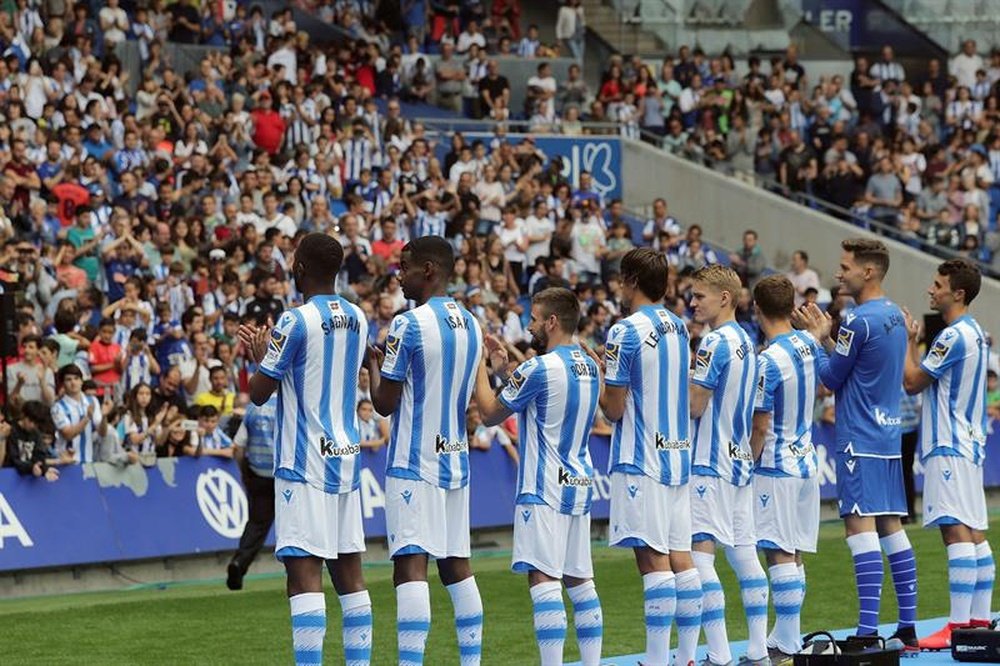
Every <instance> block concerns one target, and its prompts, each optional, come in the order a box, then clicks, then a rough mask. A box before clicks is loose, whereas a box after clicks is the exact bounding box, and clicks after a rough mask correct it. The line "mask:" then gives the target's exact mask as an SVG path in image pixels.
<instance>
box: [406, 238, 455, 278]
mask: <svg viewBox="0 0 1000 666" xmlns="http://www.w3.org/2000/svg"><path fill="white" fill-rule="evenodd" d="M403 252H407V253H409V255H410V261H412V262H413V263H417V264H422V263H425V262H430V263H432V264H434V265H435V266H437V267H438V269H439V270H440V271H441V273H442V275H443V277H445V278H448V279H451V276H452V274H453V273H454V272H455V251H454V250H453V249H452V247H451V243H449V242H448V241H446V240H445V239H444V238H442V237H441V236H421V237H420V238H415V239H413V240H411V241H410V242H409V243H407V244H406V245H404V246H403Z"/></svg>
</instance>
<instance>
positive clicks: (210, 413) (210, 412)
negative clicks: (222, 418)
mask: <svg viewBox="0 0 1000 666" xmlns="http://www.w3.org/2000/svg"><path fill="white" fill-rule="evenodd" d="M218 415H219V410H218V409H216V408H215V407H213V406H212V405H205V406H204V407H202V408H201V409H200V410H199V411H198V418H199V419H214V418H215V417H216V416H218Z"/></svg>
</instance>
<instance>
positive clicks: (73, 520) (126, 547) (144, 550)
mask: <svg viewBox="0 0 1000 666" xmlns="http://www.w3.org/2000/svg"><path fill="white" fill-rule="evenodd" d="M996 425H997V423H996V422H994V423H993V424H992V426H993V427H992V428H991V432H990V435H989V438H988V441H987V450H988V451H989V452H990V453H992V452H993V451H994V450H995V448H996V446H997V445H998V444H1000V433H998V432H997V431H996ZM813 441H814V442H815V443H816V445H817V447H816V448H817V451H818V454H819V475H820V477H819V478H820V488H821V494H822V497H823V498H824V499H833V498H834V497H835V496H836V488H835V483H836V475H835V471H834V464H833V458H832V456H831V455H829V454H828V452H827V451H828V448H827V446H828V444H829V443H830V442H832V441H833V428H832V427H831V426H829V425H818V426H816V427H815V428H814V429H813ZM590 449H591V454H592V456H593V459H594V466H595V468H596V470H598V471H597V473H596V478H595V484H594V504H593V516H594V518H596V519H606V518H607V517H608V511H609V505H608V499H609V497H610V479H609V478H608V476H607V462H608V451H609V439H608V438H607V437H598V436H594V437H592V438H591V447H590ZM362 457H363V464H364V468H363V470H362V474H361V505H362V512H363V516H364V528H365V534H366V536H368V537H369V538H373V537H374V538H378V537H384V536H385V514H384V507H385V493H384V488H385V473H384V470H385V458H386V453H385V449H384V448H383V449H381V450H380V451H377V452H372V451H365V452H364V453H363V454H362ZM471 458H472V484H471V524H472V527H473V528H474V529H476V528H479V529H482V528H496V527H505V526H509V525H511V524H512V522H513V513H514V487H515V482H516V479H517V469H516V467H515V466H514V463H513V461H512V460H511V459H510V458H509V457H508V456H507V454H506V453H505V452H504V451H503V450H502V449H501V448H499V447H493V448H492V449H490V450H489V451H485V452H484V451H473V452H472V453H471ZM916 471H917V477H916V485H917V488H918V490H919V489H920V488H921V487H922V482H923V478H922V475H921V470H920V466H919V463H918V464H917V469H916ZM984 477H985V485H986V486H987V487H991V486H1000V457H998V456H996V455H989V454H988V455H987V458H986V466H985V469H984ZM246 519H247V498H246V495H245V494H244V492H243V488H242V486H241V484H240V473H239V469H238V467H237V465H236V464H235V463H234V462H232V461H228V460H222V459H219V458H201V459H196V458H164V459H160V460H158V461H157V464H156V466H154V467H151V468H149V469H144V468H142V467H139V466H137V465H133V466H131V467H128V468H125V469H120V468H114V467H111V466H110V465H107V464H104V463H98V464H94V465H84V466H75V467H66V468H63V469H62V474H61V478H60V479H59V481H57V482H55V483H49V482H47V481H44V480H42V479H36V478H34V477H22V476H19V475H18V474H17V473H16V472H15V471H14V470H12V469H3V470H0V571H14V570H23V569H37V568H42V567H59V566H71V565H79V564H88V563H100V562H117V561H126V560H140V559H147V558H154V557H169V556H178V555H189V554H195V553H208V552H219V551H227V550H234V549H235V548H236V544H237V542H238V540H239V536H240V534H241V533H242V530H243V525H244V524H245V522H246Z"/></svg>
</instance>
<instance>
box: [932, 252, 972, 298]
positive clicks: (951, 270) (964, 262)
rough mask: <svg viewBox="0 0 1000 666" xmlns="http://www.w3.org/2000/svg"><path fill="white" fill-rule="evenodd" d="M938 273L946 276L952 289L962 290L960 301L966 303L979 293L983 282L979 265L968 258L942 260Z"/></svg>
mask: <svg viewBox="0 0 1000 666" xmlns="http://www.w3.org/2000/svg"><path fill="white" fill-rule="evenodd" d="M937 272H938V275H943V276H944V277H947V278H948V284H949V285H950V286H951V290H952V291H957V290H959V289H961V290H962V292H963V295H962V301H963V302H964V303H965V304H966V305H968V304H969V303H971V302H972V301H974V300H975V298H976V296H978V295H979V289H980V287H981V286H982V284H983V276H982V273H980V271H979V266H976V265H975V264H974V263H972V262H971V261H969V260H968V259H949V260H948V261H944V262H942V263H941V264H940V265H939V266H938V269H937Z"/></svg>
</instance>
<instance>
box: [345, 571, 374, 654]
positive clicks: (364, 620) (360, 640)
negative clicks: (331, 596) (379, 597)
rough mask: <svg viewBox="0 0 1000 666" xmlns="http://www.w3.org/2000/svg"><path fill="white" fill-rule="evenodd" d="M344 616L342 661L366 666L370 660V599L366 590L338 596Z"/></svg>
mask: <svg viewBox="0 0 1000 666" xmlns="http://www.w3.org/2000/svg"><path fill="white" fill-rule="evenodd" d="M340 612H341V614H342V615H343V618H344V623H343V624H344V630H343V636H344V661H345V662H346V663H347V666H368V665H369V664H370V663H371V661H372V600H371V597H369V596H368V590H361V591H360V592H354V593H353V594H342V595H341V596H340Z"/></svg>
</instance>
